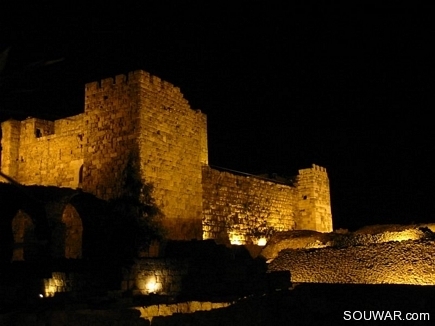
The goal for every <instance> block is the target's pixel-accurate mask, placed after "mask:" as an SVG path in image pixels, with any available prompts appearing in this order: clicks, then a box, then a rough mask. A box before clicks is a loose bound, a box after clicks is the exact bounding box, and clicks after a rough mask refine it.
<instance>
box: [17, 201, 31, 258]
mask: <svg viewBox="0 0 435 326" xmlns="http://www.w3.org/2000/svg"><path fill="white" fill-rule="evenodd" d="M12 234H13V238H14V245H13V252H12V261H20V260H28V259H29V258H31V257H32V254H33V253H34V252H35V250H36V236H35V225H34V224H33V221H32V219H31V217H30V216H29V215H28V214H27V213H25V212H24V211H22V210H21V209H20V210H18V212H17V214H15V216H14V218H13V219H12Z"/></svg>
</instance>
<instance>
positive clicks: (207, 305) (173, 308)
mask: <svg viewBox="0 0 435 326" xmlns="http://www.w3.org/2000/svg"><path fill="white" fill-rule="evenodd" d="M231 304H233V302H210V301H205V302H201V301H187V302H179V303H174V304H158V305H151V306H146V307H136V308H135V309H137V310H139V311H140V317H141V318H144V319H147V320H149V321H152V320H153V318H154V317H160V316H172V315H173V314H190V313H194V312H197V311H210V310H213V309H219V308H225V307H228V306H230V305H231Z"/></svg>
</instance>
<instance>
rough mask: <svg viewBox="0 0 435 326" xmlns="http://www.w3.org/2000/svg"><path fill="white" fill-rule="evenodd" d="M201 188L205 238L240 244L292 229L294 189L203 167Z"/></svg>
mask: <svg viewBox="0 0 435 326" xmlns="http://www.w3.org/2000/svg"><path fill="white" fill-rule="evenodd" d="M203 188H204V204H203V207H204V221H203V228H204V238H205V239H219V240H221V241H223V242H225V241H228V240H230V242H231V243H233V244H242V243H245V242H246V241H249V240H251V241H253V242H256V241H258V239H259V238H262V237H267V236H268V235H269V233H270V231H271V230H275V231H284V230H293V229H294V227H295V215H296V213H297V205H296V204H297V201H296V200H295V197H296V194H297V190H296V188H294V187H290V186H287V185H281V184H277V183H273V182H270V181H265V180H262V179H259V178H255V177H246V176H239V175H234V174H231V173H228V172H220V171H217V170H214V169H211V168H209V167H204V169H203ZM225 238H226V239H225Z"/></svg>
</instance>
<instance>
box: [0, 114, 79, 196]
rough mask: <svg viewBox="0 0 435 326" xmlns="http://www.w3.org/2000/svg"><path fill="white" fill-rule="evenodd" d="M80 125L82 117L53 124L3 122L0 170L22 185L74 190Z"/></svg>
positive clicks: (45, 122) (57, 121)
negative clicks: (0, 168)
mask: <svg viewBox="0 0 435 326" xmlns="http://www.w3.org/2000/svg"><path fill="white" fill-rule="evenodd" d="M82 122H83V115H82V114H80V115H77V116H73V117H69V118H66V119H61V120H56V121H54V122H53V121H47V120H41V119H36V118H28V119H26V120H23V121H15V120H8V121H5V122H3V123H2V130H3V131H4V132H3V134H4V136H3V138H2V148H3V150H2V171H4V173H5V174H7V175H9V176H10V177H12V178H14V179H16V180H17V181H19V182H20V183H23V184H28V185H30V184H38V185H53V186H60V187H69V188H77V187H78V186H79V173H80V167H81V166H82V164H83V156H84V148H83V143H82V141H81V135H82V133H83V130H82V127H83V126H82ZM3 152H5V154H4V155H3Z"/></svg>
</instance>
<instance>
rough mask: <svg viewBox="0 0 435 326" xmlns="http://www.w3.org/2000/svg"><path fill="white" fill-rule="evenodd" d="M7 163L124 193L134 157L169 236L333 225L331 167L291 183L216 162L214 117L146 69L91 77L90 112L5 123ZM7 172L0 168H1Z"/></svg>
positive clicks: (107, 195)
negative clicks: (211, 159)
mask: <svg viewBox="0 0 435 326" xmlns="http://www.w3.org/2000/svg"><path fill="white" fill-rule="evenodd" d="M1 128H2V140H1V149H2V150H1V171H2V173H3V174H5V175H7V176H9V177H10V178H12V179H14V180H16V181H17V182H19V183H21V184H24V185H44V186H58V187H68V188H73V189H78V188H80V189H82V190H83V191H84V192H88V193H91V194H93V195H95V196H97V197H99V198H101V199H105V200H108V199H112V198H116V197H117V196H119V195H120V194H121V191H122V187H123V181H124V180H123V171H124V170H125V168H126V166H127V165H128V164H129V162H130V163H131V160H134V164H135V166H137V167H138V169H139V173H140V176H141V177H142V181H143V182H146V183H150V184H152V185H153V188H154V191H153V197H154V199H155V201H156V204H157V205H158V206H159V208H160V209H161V210H162V212H163V214H164V216H165V218H164V226H165V228H166V229H167V231H168V238H169V239H175V240H186V239H187V240H190V239H219V240H225V239H226V240H227V241H228V240H230V242H231V243H233V244H234V243H237V244H243V243H246V242H253V243H258V242H259V241H260V242H261V241H262V240H261V239H264V238H267V236H268V235H270V234H271V232H273V231H288V230H314V231H320V232H331V231H332V216H331V206H330V193H329V180H328V176H327V173H326V170H325V168H323V167H320V166H317V165H313V166H312V167H311V168H307V169H302V170H299V174H298V176H297V177H296V179H295V182H294V183H293V184H292V185H289V184H282V183H279V182H274V181H272V180H265V179H263V178H260V177H256V176H245V175H237V174H233V173H229V172H225V171H221V170H216V169H213V168H211V167H210V166H209V165H208V147H207V120H206V115H205V114H204V113H202V112H201V111H199V110H196V111H195V110H192V109H191V108H190V106H189V104H188V102H187V100H186V99H184V97H183V95H182V93H181V92H180V89H179V88H177V87H174V86H173V85H172V84H170V83H168V82H166V81H162V80H161V79H160V78H158V77H156V76H151V75H150V74H148V73H147V72H144V71H134V72H131V73H129V74H128V76H125V75H118V76H116V77H115V79H113V78H107V79H103V80H102V81H101V82H93V83H89V84H86V86H85V108H84V113H81V114H78V115H75V116H71V117H67V118H64V119H60V120H55V121H48V120H42V119H38V118H32V117H29V118H27V119H25V120H23V121H17V120H12V119H10V120H8V121H4V122H2V124H1ZM0 178H1V177H0Z"/></svg>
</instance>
